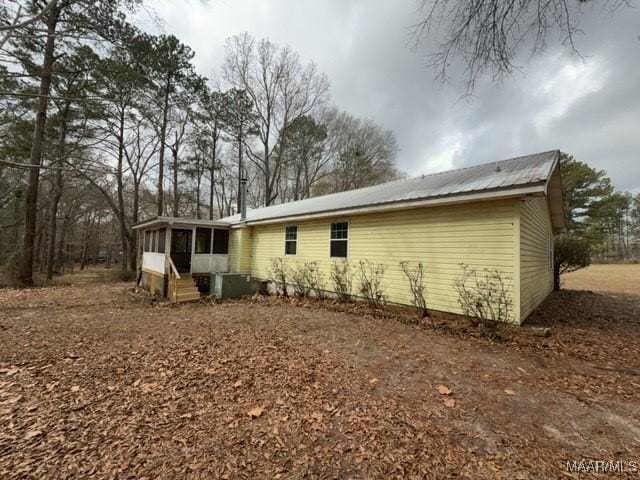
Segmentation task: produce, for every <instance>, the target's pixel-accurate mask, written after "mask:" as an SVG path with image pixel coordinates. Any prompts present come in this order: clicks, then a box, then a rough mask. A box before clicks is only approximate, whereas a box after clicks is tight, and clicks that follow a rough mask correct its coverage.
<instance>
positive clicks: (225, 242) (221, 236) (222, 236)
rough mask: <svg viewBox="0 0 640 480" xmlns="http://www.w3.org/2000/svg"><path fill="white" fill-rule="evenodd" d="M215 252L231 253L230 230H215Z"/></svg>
mask: <svg viewBox="0 0 640 480" xmlns="http://www.w3.org/2000/svg"><path fill="white" fill-rule="evenodd" d="M213 253H218V254H221V255H227V254H228V253H229V230H219V229H217V228H216V229H215V230H214V231H213Z"/></svg>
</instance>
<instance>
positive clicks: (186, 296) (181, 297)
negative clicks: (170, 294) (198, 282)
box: [176, 289, 200, 303]
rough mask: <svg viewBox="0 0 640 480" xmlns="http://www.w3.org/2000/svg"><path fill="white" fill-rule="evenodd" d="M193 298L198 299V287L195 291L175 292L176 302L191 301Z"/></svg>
mask: <svg viewBox="0 0 640 480" xmlns="http://www.w3.org/2000/svg"><path fill="white" fill-rule="evenodd" d="M194 300H200V292H199V291H198V289H196V290H195V291H188V292H185V291H178V292H177V293H176V302H178V303H181V302H192V301H194Z"/></svg>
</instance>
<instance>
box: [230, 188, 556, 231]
mask: <svg viewBox="0 0 640 480" xmlns="http://www.w3.org/2000/svg"><path fill="white" fill-rule="evenodd" d="M545 189H546V181H540V182H536V183H534V184H529V185H525V186H519V187H516V188H511V187H510V188H503V189H497V190H496V189H494V190H490V191H487V190H484V191H476V192H468V193H465V194H452V195H443V196H440V197H434V198H423V199H418V200H403V201H398V202H390V203H384V204H375V205H364V206H360V207H352V208H342V209H333V210H325V211H322V212H315V213H307V214H294V215H287V216H280V217H273V218H265V219H263V220H253V221H252V220H247V221H244V222H242V223H241V222H236V223H233V224H231V228H241V227H244V226H250V225H264V224H269V223H282V222H289V221H298V220H311V219H315V218H326V217H337V216H345V215H363V214H367V213H375V212H381V211H392V210H408V209H412V208H421V207H431V206H446V205H455V204H460V203H471V202H477V201H490V200H500V199H507V198H517V197H521V196H525V195H536V194H538V195H544V194H545Z"/></svg>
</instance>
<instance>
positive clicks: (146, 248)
mask: <svg viewBox="0 0 640 480" xmlns="http://www.w3.org/2000/svg"><path fill="white" fill-rule="evenodd" d="M144 251H145V252H150V251H151V232H150V231H149V230H145V231H144Z"/></svg>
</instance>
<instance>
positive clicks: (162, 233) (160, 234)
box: [158, 228, 167, 253]
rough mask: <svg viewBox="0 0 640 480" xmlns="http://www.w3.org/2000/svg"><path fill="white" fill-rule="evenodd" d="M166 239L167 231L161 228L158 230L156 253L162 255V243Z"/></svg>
mask: <svg viewBox="0 0 640 480" xmlns="http://www.w3.org/2000/svg"><path fill="white" fill-rule="evenodd" d="M166 237H167V229H166V228H161V229H160V230H158V253H164V242H165V239H166Z"/></svg>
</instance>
